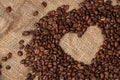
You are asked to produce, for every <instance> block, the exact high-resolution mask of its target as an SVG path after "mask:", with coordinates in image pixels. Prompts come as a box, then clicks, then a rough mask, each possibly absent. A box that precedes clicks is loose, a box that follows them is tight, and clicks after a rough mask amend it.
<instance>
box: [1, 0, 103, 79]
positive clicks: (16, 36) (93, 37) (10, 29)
mask: <svg viewBox="0 0 120 80" xmlns="http://www.w3.org/2000/svg"><path fill="white" fill-rule="evenodd" d="M42 1H43V0H0V60H1V57H2V56H5V55H6V54H7V53H8V52H12V53H13V57H12V58H11V59H9V60H8V61H7V62H4V63H2V64H3V69H2V74H3V75H2V76H0V80H24V79H25V76H26V73H27V72H29V71H28V69H27V68H25V67H24V66H23V65H21V64H20V60H21V59H23V58H24V56H25V55H24V56H23V57H18V56H17V50H18V41H19V40H20V39H24V40H25V44H26V43H28V42H29V40H30V39H31V36H29V37H23V36H22V35H21V33H22V32H23V31H24V30H30V29H33V24H34V23H35V22H36V21H38V20H39V19H40V18H41V17H42V16H44V15H46V14H47V12H48V11H50V10H53V9H56V8H57V7H58V6H61V5H63V4H68V5H70V9H69V10H71V9H73V8H77V7H78V5H79V3H80V2H81V1H82V0H45V1H46V2H47V4H48V6H47V7H46V8H44V7H43V6H42V5H41V2H42ZM7 6H11V7H12V12H11V13H6V11H5V8H6V7H7ZM36 10H38V11H39V15H38V16H37V17H36V16H33V15H32V13H33V12H34V11H36ZM102 43H103V36H102V34H101V31H100V29H99V28H98V27H95V26H92V27H90V28H88V29H87V31H86V32H85V34H84V35H83V36H82V38H78V37H77V35H76V34H71V33H68V34H66V35H65V36H64V37H63V38H62V39H61V42H60V45H61V47H62V48H63V49H64V50H65V52H66V53H68V54H70V55H71V56H72V57H73V58H74V59H76V60H78V61H82V62H84V63H86V64H90V62H91V59H92V58H94V56H95V53H96V52H97V51H98V49H99V47H100V45H102ZM0 62H1V61H0ZM6 65H11V70H6V69H5V66H6ZM36 80H37V79H36Z"/></svg>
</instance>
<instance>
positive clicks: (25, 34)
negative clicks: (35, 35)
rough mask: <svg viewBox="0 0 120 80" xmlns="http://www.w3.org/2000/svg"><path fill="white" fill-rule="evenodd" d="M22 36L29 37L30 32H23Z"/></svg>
mask: <svg viewBox="0 0 120 80" xmlns="http://www.w3.org/2000/svg"><path fill="white" fill-rule="evenodd" d="M22 35H23V36H29V35H30V32H29V31H24V32H23V33H22Z"/></svg>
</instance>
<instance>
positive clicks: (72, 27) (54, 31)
mask: <svg viewBox="0 0 120 80" xmlns="http://www.w3.org/2000/svg"><path fill="white" fill-rule="evenodd" d="M68 9H69V6H68V5H63V6H61V7H58V8H57V9H56V10H53V11H50V12H48V14H47V15H46V16H44V17H43V18H41V19H40V20H39V22H37V23H35V25H34V27H35V29H34V30H33V31H32V32H31V31H25V32H24V33H23V35H25V36H27V35H33V37H32V40H31V41H30V42H29V43H28V44H27V45H25V48H24V50H25V55H26V58H25V59H23V60H21V64H24V66H25V67H28V68H29V69H30V70H31V71H32V73H28V74H27V78H26V80H33V79H34V78H35V77H37V78H38V80H119V79H120V6H119V5H115V6H113V5H112V1H111V0H107V1H104V0H85V1H83V2H82V3H80V6H79V8H78V9H73V10H71V11H69V12H68V11H67V10H68ZM94 25H97V26H98V27H99V28H100V29H101V31H102V34H103V35H104V42H103V45H102V46H101V47H100V50H99V51H98V52H97V53H96V56H95V58H93V59H92V61H91V64H90V65H87V64H84V63H83V62H78V61H76V60H74V59H73V58H72V57H71V56H70V55H68V54H66V53H65V52H64V51H63V49H62V48H61V47H60V45H59V42H60V39H61V38H62V37H63V36H64V35H65V34H66V33H68V32H71V33H76V34H77V35H78V37H81V36H82V35H83V34H84V32H85V31H86V30H87V28H88V27H90V26H94Z"/></svg>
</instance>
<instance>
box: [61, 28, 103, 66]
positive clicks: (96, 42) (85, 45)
mask: <svg viewBox="0 0 120 80" xmlns="http://www.w3.org/2000/svg"><path fill="white" fill-rule="evenodd" d="M103 40H104V39H103V35H102V33H101V30H100V28H98V27H97V26H90V27H89V28H87V30H86V32H85V33H84V34H83V35H82V37H81V38H78V36H77V34H75V33H67V34H65V35H64V36H63V37H62V39H61V40H60V44H59V45H60V46H61V47H62V49H63V50H64V51H65V53H67V54H69V55H71V56H72V57H73V58H74V59H75V60H77V61H80V62H84V63H85V64H90V63H91V60H92V59H93V58H94V57H95V54H96V53H97V52H98V51H99V48H100V46H101V45H102V44H103Z"/></svg>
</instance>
